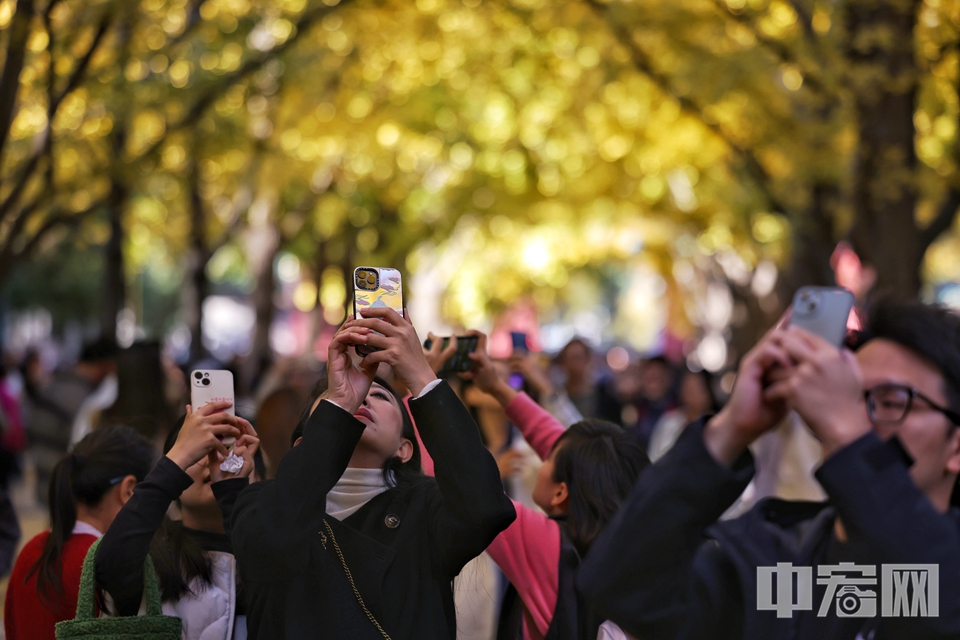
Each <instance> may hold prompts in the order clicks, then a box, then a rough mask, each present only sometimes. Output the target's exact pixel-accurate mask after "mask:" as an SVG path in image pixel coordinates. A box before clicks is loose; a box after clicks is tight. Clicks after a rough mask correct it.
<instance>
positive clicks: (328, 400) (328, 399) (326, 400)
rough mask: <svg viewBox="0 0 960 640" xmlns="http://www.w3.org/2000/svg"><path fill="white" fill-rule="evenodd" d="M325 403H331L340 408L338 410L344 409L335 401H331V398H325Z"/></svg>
mask: <svg viewBox="0 0 960 640" xmlns="http://www.w3.org/2000/svg"><path fill="white" fill-rule="evenodd" d="M323 402H329V403H330V404H332V405H333V406H335V407H338V408H340V409H343V407H341V406H340V405H339V404H337V403H336V402H334V401H333V400H331V399H330V398H324V399H323ZM343 410H344V411H346V409H343Z"/></svg>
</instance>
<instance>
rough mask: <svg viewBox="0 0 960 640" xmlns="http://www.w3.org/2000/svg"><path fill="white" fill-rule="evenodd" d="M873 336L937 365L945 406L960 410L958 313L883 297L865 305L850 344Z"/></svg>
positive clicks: (959, 321)
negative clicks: (864, 313) (863, 318)
mask: <svg viewBox="0 0 960 640" xmlns="http://www.w3.org/2000/svg"><path fill="white" fill-rule="evenodd" d="M877 338H883V339H884V340H889V341H891V342H895V343H897V344H899V345H900V346H903V347H906V348H907V349H910V350H911V351H913V352H914V353H916V354H917V355H919V356H920V357H922V358H924V359H925V360H927V361H929V362H930V363H931V364H933V365H934V366H935V367H937V369H939V370H940V373H941V374H942V375H943V380H944V385H943V387H944V393H945V395H946V396H947V404H948V406H949V407H950V408H951V409H953V410H954V411H960V316H957V314H956V313H954V312H952V311H951V310H949V309H946V308H944V307H941V306H938V305H926V304H922V303H920V302H903V301H897V300H894V299H892V298H883V299H881V300H879V301H878V302H877V303H875V304H874V305H873V306H872V307H871V308H870V309H868V312H867V319H866V322H865V324H864V326H863V329H862V330H861V331H860V333H859V335H857V336H856V339H855V341H854V344H853V346H854V348H860V347H862V346H863V345H864V344H866V343H867V342H869V341H870V340H875V339H877Z"/></svg>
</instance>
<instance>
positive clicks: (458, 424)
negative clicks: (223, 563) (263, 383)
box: [231, 308, 516, 640]
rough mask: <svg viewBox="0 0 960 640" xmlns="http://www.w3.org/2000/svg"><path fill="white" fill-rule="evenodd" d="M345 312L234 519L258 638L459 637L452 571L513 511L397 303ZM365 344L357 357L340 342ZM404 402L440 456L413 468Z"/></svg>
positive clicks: (414, 451) (471, 427) (415, 453)
mask: <svg viewBox="0 0 960 640" xmlns="http://www.w3.org/2000/svg"><path fill="white" fill-rule="evenodd" d="M361 315H362V318H361V319H350V320H348V321H347V322H346V323H345V324H344V325H343V326H342V327H341V328H340V330H339V331H338V332H337V334H336V335H335V336H334V338H333V340H332V341H331V343H330V348H329V351H328V356H329V357H328V361H327V377H328V380H329V387H328V390H327V391H326V392H325V393H324V394H323V395H322V396H321V398H320V399H319V400H318V401H317V402H316V403H314V405H313V406H312V407H311V408H310V413H309V415H308V416H307V417H305V418H304V422H303V423H302V426H303V436H302V438H301V440H300V441H299V443H298V444H297V446H295V447H294V448H293V449H292V450H290V451H289V452H288V453H287V455H286V456H284V458H283V460H282V461H281V462H280V465H279V467H278V469H277V478H276V480H275V481H269V480H268V481H265V482H261V483H258V484H256V485H251V486H250V487H248V488H247V489H246V490H244V492H243V493H242V494H241V495H240V497H239V498H238V500H237V503H236V506H235V508H234V513H233V517H232V521H231V524H232V539H233V544H234V550H235V553H236V554H237V558H238V562H239V565H240V572H241V578H242V581H243V584H244V586H245V588H246V589H247V593H248V596H249V599H248V603H249V609H248V614H249V619H248V621H249V627H248V629H249V634H250V638H253V639H267V638H270V639H271V640H272V639H283V638H290V639H293V638H308V637H311V638H320V637H322V638H332V639H336V638H344V639H350V640H364V639H370V640H375V639H378V638H379V639H383V638H394V639H395V640H400V639H403V638H411V639H413V638H431V639H433V638H451V639H453V638H455V637H456V631H457V628H456V612H455V610H454V603H453V591H452V588H451V581H452V580H453V578H454V577H455V576H456V575H457V574H458V573H459V572H460V569H461V568H462V567H463V565H464V564H466V562H467V561H469V560H470V559H471V558H473V557H475V556H477V555H479V554H480V553H481V552H482V551H483V550H484V549H485V548H486V546H487V545H488V544H489V543H490V542H491V541H492V540H493V539H494V537H496V535H497V533H499V532H500V531H502V530H503V529H504V528H506V527H507V526H508V525H509V524H510V523H511V522H512V521H513V519H514V518H515V517H516V513H515V511H514V508H513V505H512V504H511V503H510V501H509V500H508V499H507V498H506V496H504V494H503V488H502V486H501V484H500V474H499V471H498V469H497V465H496V463H495V462H494V460H493V458H492V456H491V455H490V454H489V453H488V452H487V450H486V449H485V448H484V446H483V444H482V443H481V442H480V437H479V434H478V431H477V427H476V425H475V424H474V423H473V420H472V419H471V418H470V415H469V413H468V412H467V410H466V408H465V407H464V406H463V404H462V403H461V402H460V400H459V399H458V398H457V397H456V395H455V394H454V393H453V391H452V390H451V389H450V387H449V386H447V384H446V383H444V382H441V381H440V380H438V379H437V377H436V376H435V375H434V373H433V371H432V370H431V369H430V366H429V365H428V364H427V361H426V358H425V357H424V355H423V349H422V348H421V346H420V341H419V340H418V339H417V334H416V331H415V330H414V328H413V326H411V324H410V323H409V322H408V321H407V320H406V319H405V318H403V317H401V316H400V315H399V314H398V313H396V312H395V311H393V310H392V309H381V308H371V309H364V310H363V311H362V312H361ZM356 346H360V347H374V348H376V349H378V350H377V351H372V352H370V351H368V350H367V349H363V348H361V351H365V352H367V353H368V355H366V356H365V357H364V358H363V359H362V360H361V361H360V362H359V365H354V364H353V361H352V360H351V357H350V354H349V353H348V349H351V348H352V347H356ZM382 362H386V363H388V364H389V365H390V366H391V367H392V368H393V371H394V373H395V374H396V376H397V377H398V378H399V379H400V381H401V382H402V383H403V384H404V385H405V386H406V387H407V388H409V389H410V392H411V394H412V395H413V398H412V399H411V400H410V411H411V413H412V414H413V417H414V418H415V419H416V423H417V427H418V429H419V430H420V434H421V436H422V437H423V441H424V444H425V445H426V446H427V448H428V449H429V450H430V453H431V454H432V456H433V459H434V464H435V473H436V477H435V478H427V477H425V476H424V475H423V474H422V473H421V472H420V456H419V448H418V446H417V442H416V438H415V437H414V435H413V429H412V424H411V422H410V416H409V415H408V414H407V413H406V411H405V409H404V405H403V402H402V401H401V400H400V398H399V397H398V396H397V394H396V393H394V392H393V390H392V389H391V388H390V387H389V385H387V384H386V383H385V382H382V381H380V380H379V379H377V380H375V374H376V370H377V367H378V366H379V364H380V363H382Z"/></svg>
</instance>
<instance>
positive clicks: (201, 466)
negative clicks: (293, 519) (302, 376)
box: [95, 401, 262, 640]
mask: <svg viewBox="0 0 960 640" xmlns="http://www.w3.org/2000/svg"><path fill="white" fill-rule="evenodd" d="M231 408H232V403H230V402H229V401H223V402H210V403H208V404H206V405H204V406H202V407H199V408H198V409H197V410H196V411H191V407H190V405H187V415H186V417H185V418H184V420H183V422H182V423H181V425H180V426H178V427H176V428H175V429H173V430H172V431H171V432H170V434H169V435H168V436H167V439H166V442H164V445H163V454H164V455H163V457H162V458H161V459H160V461H159V462H158V463H157V466H156V467H154V469H153V470H152V471H151V472H150V473H149V475H147V477H146V478H145V479H144V481H143V482H141V483H140V484H138V485H137V487H136V489H134V492H133V497H132V498H131V499H130V500H129V501H128V502H127V503H126V504H125V505H124V507H123V509H121V510H120V513H119V514H118V515H117V517H116V519H115V520H114V521H113V524H111V525H110V528H109V529H108V530H107V532H106V534H104V536H103V540H102V541H101V542H100V547H99V548H98V549H97V558H96V563H95V567H96V584H97V586H98V588H100V589H101V590H102V591H103V592H105V593H106V595H109V596H110V599H109V601H108V602H107V606H106V611H107V612H108V613H110V614H118V615H125V616H130V615H136V614H137V611H138V610H139V609H140V606H141V603H142V599H143V561H144V559H145V558H146V557H147V554H149V555H150V557H151V558H152V559H153V564H154V566H155V567H156V570H157V577H158V579H159V582H160V595H161V598H162V600H163V611H164V613H165V614H167V615H173V616H177V617H179V618H180V619H181V620H182V621H183V638H184V640H213V639H214V638H216V639H217V640H244V638H246V619H245V615H246V607H245V604H246V602H245V601H246V599H245V598H244V596H243V589H242V585H241V584H239V583H238V581H237V567H236V561H235V559H234V556H233V553H232V550H231V548H230V540H229V538H228V537H227V535H226V534H225V533H224V526H223V523H224V519H225V518H226V517H227V516H228V514H229V513H230V509H231V507H232V505H233V501H234V500H235V499H236V497H237V495H239V493H240V491H242V490H243V488H244V487H246V486H247V484H249V482H250V477H251V475H252V473H253V471H254V467H255V466H256V463H255V460H254V458H255V456H256V452H257V449H258V448H259V445H260V441H259V439H258V438H257V437H256V432H255V431H254V430H253V427H252V426H251V425H250V423H249V422H247V421H246V420H244V419H243V418H239V417H236V416H233V415H231V414H229V413H227V411H228V410H229V409H231ZM226 438H235V439H236V442H235V446H234V448H233V453H234V454H236V456H237V457H239V458H240V459H241V460H242V461H243V466H242V467H241V468H240V469H238V470H236V472H235V473H227V472H225V471H223V470H222V469H221V468H220V464H221V460H223V458H225V457H226V456H227V455H228V452H227V449H226V447H225V446H224V444H223V440H224V439H226ZM260 473H262V470H261V472H260ZM171 502H176V503H177V505H178V506H179V510H180V514H181V519H180V520H171V519H170V518H169V517H168V516H167V508H168V507H169V506H170V503H171Z"/></svg>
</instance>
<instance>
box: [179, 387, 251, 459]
mask: <svg viewBox="0 0 960 640" xmlns="http://www.w3.org/2000/svg"><path fill="white" fill-rule="evenodd" d="M232 406H233V403H231V402H210V403H208V404H205V405H204V406H202V407H200V408H199V409H197V410H196V411H193V408H192V407H191V406H190V405H187V417H186V418H185V419H184V421H183V426H182V427H181V428H180V434H179V435H178V436H177V441H176V442H175V443H174V445H173V447H172V448H171V449H170V451H169V452H167V457H168V458H170V459H171V460H173V461H174V462H175V463H177V466H179V467H180V468H181V469H183V470H186V469H188V468H189V467H192V466H193V465H195V464H196V463H198V462H200V461H201V460H202V459H204V458H205V457H206V456H207V454H208V453H210V452H211V451H215V452H217V453H218V454H220V455H222V456H223V457H226V456H227V455H228V451H227V447H226V446H224V444H223V442H222V441H221V440H222V439H223V438H226V437H231V438H237V437H239V436H240V435H241V431H240V429H239V426H238V425H239V423H238V420H237V417H236V416H233V415H230V414H229V413H227V411H226V410H227V409H228V408H230V407H232Z"/></svg>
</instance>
